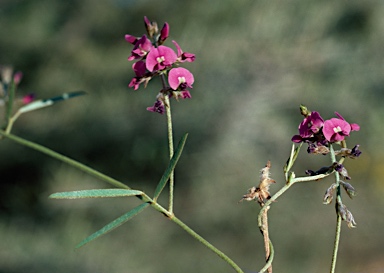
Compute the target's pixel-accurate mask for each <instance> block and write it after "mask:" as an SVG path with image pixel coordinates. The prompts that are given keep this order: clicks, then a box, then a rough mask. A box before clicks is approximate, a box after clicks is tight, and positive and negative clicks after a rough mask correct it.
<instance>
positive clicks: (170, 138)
mask: <svg viewBox="0 0 384 273" xmlns="http://www.w3.org/2000/svg"><path fill="white" fill-rule="evenodd" d="M164 98H165V109H166V114H167V127H168V147H169V158H172V157H173V153H174V151H173V130H172V115H171V103H170V101H169V96H168V95H165V96H164ZM174 184H175V178H174V171H172V173H171V175H170V176H169V204H168V210H169V212H170V213H171V214H172V213H173V189H174Z"/></svg>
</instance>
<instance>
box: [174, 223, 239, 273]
mask: <svg viewBox="0 0 384 273" xmlns="http://www.w3.org/2000/svg"><path fill="white" fill-rule="evenodd" d="M170 220H172V221H173V222H175V223H176V224H178V225H179V226H180V227H181V228H182V229H184V230H185V231H186V232H188V233H189V234H190V235H191V236H192V237H193V238H195V239H196V240H198V241H199V242H200V243H202V244H203V245H205V246H206V247H207V248H209V249H210V250H212V251H213V252H214V253H216V254H217V255H218V256H219V257H220V258H222V259H223V260H224V261H226V262H227V263H228V264H229V265H230V266H232V267H233V269H235V271H236V272H238V273H244V271H243V270H241V268H240V267H239V266H238V265H237V264H236V263H235V262H234V261H232V260H231V259H230V258H229V257H228V256H227V255H225V254H224V253H223V252H221V251H220V250H218V249H217V248H216V247H214V246H213V245H212V244H211V243H209V242H208V241H207V240H205V239H204V238H203V237H201V236H200V235H199V234H197V233H196V232H195V231H193V230H192V229H191V228H189V227H188V226H187V225H186V224H184V223H183V222H182V221H180V220H179V219H178V218H177V217H176V216H173V217H171V218H170Z"/></svg>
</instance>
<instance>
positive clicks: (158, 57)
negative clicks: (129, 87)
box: [146, 46, 177, 72]
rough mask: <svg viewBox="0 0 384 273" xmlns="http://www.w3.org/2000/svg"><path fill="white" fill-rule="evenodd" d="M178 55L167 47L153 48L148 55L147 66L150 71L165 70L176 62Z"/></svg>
mask: <svg viewBox="0 0 384 273" xmlns="http://www.w3.org/2000/svg"><path fill="white" fill-rule="evenodd" d="M176 59H177V56H176V53H175V52H174V51H173V50H172V49H171V48H169V47H167V46H159V47H157V48H153V49H152V50H151V51H150V52H149V53H148V55H147V60H146V66H147V69H148V70H149V71H151V72H152V71H158V70H164V69H166V68H167V67H170V66H171V65H172V64H173V63H175V62H176Z"/></svg>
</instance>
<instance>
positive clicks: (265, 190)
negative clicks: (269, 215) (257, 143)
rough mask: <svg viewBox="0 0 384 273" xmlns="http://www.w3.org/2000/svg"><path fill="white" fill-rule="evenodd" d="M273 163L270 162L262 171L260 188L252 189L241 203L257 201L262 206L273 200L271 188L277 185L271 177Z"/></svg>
mask: <svg viewBox="0 0 384 273" xmlns="http://www.w3.org/2000/svg"><path fill="white" fill-rule="evenodd" d="M270 169H271V162H270V161H268V162H267V165H266V166H265V167H264V168H262V169H261V170H260V183H259V186H258V187H252V188H250V189H249V190H248V193H247V194H245V195H243V198H242V199H241V200H240V201H243V200H246V201H251V200H255V201H257V202H259V204H260V205H261V206H263V205H264V203H265V201H266V200H268V199H269V198H271V195H270V193H269V186H270V185H271V184H272V183H276V181H275V180H273V179H272V178H271V177H270V175H271V173H270Z"/></svg>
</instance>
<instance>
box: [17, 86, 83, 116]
mask: <svg viewBox="0 0 384 273" xmlns="http://www.w3.org/2000/svg"><path fill="white" fill-rule="evenodd" d="M85 94H86V93H85V92H84V91H76V92H70V93H64V94H62V95H60V96H57V97H53V98H49V99H44V100H37V101H33V102H31V103H28V104H27V105H25V106H23V107H21V108H20V109H19V110H18V112H19V113H20V114H22V113H26V112H30V111H34V110H37V109H40V108H44V107H48V106H51V105H53V104H55V103H57V102H60V101H64V100H67V99H71V98H74V97H78V96H82V95H85Z"/></svg>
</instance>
